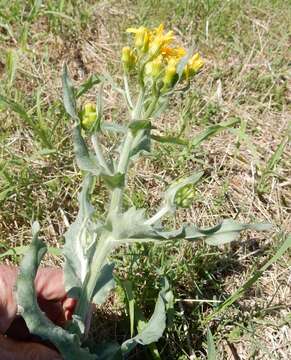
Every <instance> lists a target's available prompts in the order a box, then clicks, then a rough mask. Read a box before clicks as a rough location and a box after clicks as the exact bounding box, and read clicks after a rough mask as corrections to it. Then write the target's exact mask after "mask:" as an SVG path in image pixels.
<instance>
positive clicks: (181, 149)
mask: <svg viewBox="0 0 291 360" xmlns="http://www.w3.org/2000/svg"><path fill="white" fill-rule="evenodd" d="M0 9H1V12H0V52H1V54H3V56H1V58H0V80H1V82H0V130H1V131H0V139H1V140H0V141H1V147H0V154H1V155H0V204H1V211H0V240H1V253H2V252H5V251H6V250H8V249H13V248H14V247H16V246H22V245H25V244H26V243H27V242H28V241H29V240H30V224H31V221H32V220H33V219H39V221H40V223H41V226H42V232H43V236H44V238H45V240H46V241H47V242H48V243H49V244H50V245H51V246H55V247H61V246H62V241H63V240H62V234H63V233H64V231H65V228H66V226H65V220H66V219H67V220H68V221H71V220H72V219H73V218H74V216H75V214H76V211H77V200H76V195H77V192H78V187H79V184H80V181H81V176H80V172H79V170H78V169H77V167H76V164H75V163H74V161H73V154H72V144H71V139H70V126H71V124H70V121H69V119H68V118H67V117H66V115H65V114H64V110H63V106H62V104H61V83H60V77H61V68H62V65H63V63H64V62H67V63H68V66H69V69H70V71H71V74H72V77H73V79H74V81H75V82H76V83H77V84H78V85H80V84H81V83H83V82H84V81H85V80H86V79H87V78H89V76H90V75H93V74H98V73H100V72H102V71H104V70H106V71H107V72H111V73H112V75H114V76H115V77H116V81H117V82H119V81H120V80H121V69H120V65H119V54H120V49H121V47H122V46H123V44H125V43H126V42H127V35H126V34H125V32H124V31H125V29H126V28H127V27H128V26H131V25H140V24H145V25H148V26H156V25H158V24H159V23H160V22H164V23H165V24H166V26H167V28H173V29H174V30H175V31H176V33H177V34H178V38H179V40H180V41H181V42H183V43H184V44H187V45H191V44H193V43H194V44H195V47H197V49H199V51H200V52H201V53H202V55H203V57H204V58H205V59H206V66H205V68H204V70H203V71H202V73H201V74H200V75H199V76H198V77H197V80H195V83H194V84H193V85H192V86H191V88H190V89H189V91H188V92H187V93H186V94H185V95H183V96H181V98H182V100H183V102H181V98H178V99H176V98H174V99H172V101H171V104H170V105H171V107H170V110H169V111H168V112H167V113H166V114H165V115H163V116H162V117H161V118H160V119H159V120H158V121H157V123H156V124H155V125H156V128H157V130H156V135H157V136H163V137H166V138H167V139H168V140H169V139H170V140H172V142H174V143H175V142H177V138H178V139H179V140H181V139H182V140H183V141H182V143H184V144H186V145H184V146H183V145H175V144H173V143H165V144H159V143H154V152H153V155H152V156H151V157H150V158H149V159H146V160H142V161H140V162H138V163H137V165H136V166H135V167H134V168H133V169H132V170H131V173H132V174H133V175H134V177H133V179H132V180H131V181H130V188H129V191H128V205H135V206H137V207H143V206H146V207H147V208H148V211H149V213H152V212H153V211H154V209H155V208H156V207H157V206H158V205H159V203H160V201H161V198H160V196H161V191H162V190H164V189H165V187H166V185H167V184H169V183H170V182H171V181H172V180H173V179H175V178H176V177H180V176H182V175H185V174H187V175H188V174H189V173H191V171H195V170H197V169H204V170H205V172H206V176H205V179H204V181H203V182H202V183H201V184H199V186H198V187H197V190H196V198H195V202H194V204H193V206H192V207H191V208H190V209H189V210H187V211H179V213H178V214H177V216H176V218H175V225H176V226H178V225H179V224H181V223H182V222H184V221H192V222H195V223H196V224H197V225H201V226H202V225H209V224H213V223H215V222H217V221H218V220H219V219H221V218H223V217H235V218H238V219H239V220H240V221H242V222H248V221H270V222H272V223H273V224H274V230H276V231H278V230H279V231H281V233H283V234H285V233H287V232H290V215H288V208H289V209H290V203H291V198H290V191H288V187H290V180H288V176H289V179H290V173H289V174H288V169H290V143H288V136H290V134H289V133H288V131H290V130H288V119H290V76H289V75H288V66H290V64H289V65H288V34H290V31H291V26H290V24H291V16H290V11H288V9H290V5H289V4H288V1H283V0H282V1H280V0H278V1H276V0H252V1H251V0H248V1H244V2H242V1H238V0H232V1H220V0H209V1H202V0H201V1H190V0H182V1H178V2H177V1H172V0H161V1H157V0H144V1H141V0H134V1H128V0H121V1H115V0H112V1H99V2H98V1H89V0H88V1H85V0H75V1H73V0H70V1H62V0H59V1H57V0H49V1H43V2H42V1H26V2H23V1H17V0H12V1H11V0H10V1H4V0H0ZM94 91H95V90H94V88H92V89H90V90H89V91H88V92H86V94H85V95H83V97H82V98H81V99H80V100H79V101H80V103H82V102H83V101H84V99H87V100H94ZM105 93H106V103H105V113H106V118H107V120H108V121H110V120H112V119H114V120H116V119H117V120H118V121H123V120H125V109H124V108H123V107H122V106H120V103H121V98H120V96H119V95H117V94H115V93H114V92H113V90H112V88H111V87H110V86H107V87H106V88H105ZM181 103H182V105H180V104H181ZM180 113H182V116H180ZM234 120H238V121H239V122H238V123H237V124H236V125H234V129H233V130H231V131H230V130H227V129H226V130H223V131H219V132H218V131H217V133H216V134H215V135H214V134H213V135H212V136H209V137H208V138H207V139H206V140H205V141H203V142H201V143H200V142H198V143H197V139H199V137H198V136H199V134H201V133H203V132H204V131H206V130H205V129H207V128H209V127H212V129H218V127H217V125H218V124H220V123H227V122H232V121H234ZM220 130H221V129H220ZM113 141H114V138H111V139H109V141H108V142H106V141H105V139H104V144H105V145H109V146H110V145H111V143H113ZM193 144H195V146H192V145H193ZM289 171H290V170H289ZM107 197H108V194H107V192H106V189H105V188H104V186H103V185H102V184H100V183H99V182H98V183H97V184H96V190H95V193H94V199H95V202H96V205H97V207H98V211H100V214H102V212H103V211H104V204H106V202H107ZM283 237H284V236H283V235H282V236H275V235H274V236H272V237H270V236H269V235H265V234H263V235H262V234H253V233H251V234H245V235H244V236H243V237H242V240H241V241H239V242H237V243H235V244H233V245H231V246H229V247H225V248H222V249H221V248H219V249H217V248H209V247H205V246H204V245H201V244H200V245H199V244H198V243H197V244H193V246H189V245H186V244H184V243H176V244H175V245H171V247H170V246H165V247H161V246H154V247H152V246H151V247H149V246H145V245H142V246H137V247H135V248H132V249H127V248H125V249H123V250H122V251H121V252H120V253H117V254H116V255H115V258H116V261H117V265H118V266H117V268H118V276H119V277H120V278H121V279H124V277H125V274H126V273H128V277H127V280H128V281H131V283H132V286H133V291H134V293H135V294H136V306H137V308H138V309H140V311H142V312H143V313H144V315H145V316H148V315H149V314H150V313H151V311H152V309H153V304H154V302H153V299H154V298H155V296H156V294H157V292H158V289H157V284H158V281H157V274H161V273H165V274H166V275H167V276H168V278H169V280H170V281H171V284H172V286H173V290H174V294H175V298H176V299H177V302H176V305H175V314H174V317H173V320H172V322H171V323H170V325H171V326H170V327H169V329H168V330H167V333H166V334H165V337H164V338H163V340H162V341H161V342H160V343H159V344H158V345H157V348H158V349H159V352H160V356H161V358H162V359H189V357H190V355H192V358H193V359H195V358H197V359H204V358H205V356H206V353H207V327H210V328H211V333H212V335H213V338H214V342H215V347H216V351H217V353H218V355H217V358H218V359H231V355H230V354H231V353H232V354H235V353H236V354H237V356H239V358H240V359H273V358H274V359H284V358H286V359H287V358H288V355H289V357H290V355H291V349H290V338H289V339H288V338H286V336H285V335H284V334H285V333H284V331H285V330H284V329H285V328H284V326H286V324H289V325H290V316H289V318H288V316H287V314H288V312H289V313H290V304H289V305H288V296H290V291H289V293H288V288H287V280H288V275H287V274H288V267H289V266H290V258H289V257H288V256H287V255H286V254H285V255H284V256H283V257H281V258H280V260H279V261H278V262H277V264H273V265H272V267H271V268H269V270H266V271H264V273H263V274H262V275H261V277H260V279H258V281H257V282H256V283H255V284H252V286H251V287H248V288H247V291H245V292H244V293H243V294H242V296H241V297H240V298H239V299H237V300H236V301H235V302H234V303H232V304H231V305H230V306H228V307H227V308H226V309H225V312H224V313H223V314H222V313H219V315H217V316H216V317H211V316H212V315H211V314H215V311H216V310H217V309H219V306H220V304H222V303H223V302H224V301H225V300H227V299H228V298H229V297H230V296H231V295H232V294H234V293H235V291H237V290H238V289H240V287H241V285H242V284H243V283H245V282H246V281H247V280H248V279H250V278H251V276H252V274H253V270H255V269H258V268H260V267H261V266H263V263H264V261H266V260H267V259H269V258H270V257H271V256H272V255H273V254H274V253H275V249H277V247H278V246H279V243H280V242H281V241H282V238H283ZM2 260H3V259H2ZM5 261H12V262H14V263H17V262H18V261H19V256H18V255H12V256H6V257H5ZM49 261H52V262H54V263H55V264H59V263H60V261H59V259H58V258H51V259H50V260H49ZM50 263H51V262H50ZM145 279H147V282H145ZM117 293H118V294H119V295H117V296H115V297H113V300H112V301H111V303H109V304H107V305H106V307H105V309H98V313H97V316H100V318H102V325H103V330H102V331H101V330H100V327H98V321H97V320H96V324H95V325H94V327H95V330H94V329H93V330H94V331H93V332H92V336H95V337H97V335H98V337H100V338H105V337H107V338H108V337H109V336H116V338H117V340H121V339H124V337H125V336H128V335H129V331H130V328H129V320H128V318H127V314H126V313H125V312H123V311H122V310H120V306H119V304H120V302H121V303H122V302H125V303H126V301H125V299H124V297H123V296H122V295H121V290H120V289H119V290H118V292H117ZM288 306H289V307H288ZM210 318H211V321H209V322H208V323H207V325H206V324H205V319H210ZM286 319H287V320H286ZM288 319H289V320H288ZM99 320H100V319H99ZM116 328H117V330H118V331H115V329H116ZM105 329H106V330H105ZM289 336H290V334H289ZM208 338H209V336H208ZM273 338H274V339H276V342H277V343H278V344H279V345H278V346H279V349H276V348H275V345H274V344H273V343H272V341H271V339H273ZM144 351H145V352H144ZM145 353H146V355H145ZM138 356H139V358H142V359H144V358H145V356H147V357H148V358H149V359H152V358H154V357H153V355H152V353H151V351H150V350H144V349H143V350H142V349H140V350H139V352H138V353H137V354H136V358H138ZM232 356H235V355H232Z"/></svg>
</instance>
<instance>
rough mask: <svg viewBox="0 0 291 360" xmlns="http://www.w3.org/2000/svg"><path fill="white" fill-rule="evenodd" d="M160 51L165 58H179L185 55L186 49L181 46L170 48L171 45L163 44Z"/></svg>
mask: <svg viewBox="0 0 291 360" xmlns="http://www.w3.org/2000/svg"><path fill="white" fill-rule="evenodd" d="M161 53H162V55H163V56H164V57H165V58H167V59H170V58H173V57H174V58H178V59H181V58H182V57H183V56H185V55H186V50H185V49H184V48H182V47H176V48H171V47H168V46H165V47H163V48H162V50H161Z"/></svg>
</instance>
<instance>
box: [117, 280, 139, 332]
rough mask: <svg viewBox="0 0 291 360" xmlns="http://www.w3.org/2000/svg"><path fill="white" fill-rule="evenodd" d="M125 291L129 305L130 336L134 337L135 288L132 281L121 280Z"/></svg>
mask: <svg viewBox="0 0 291 360" xmlns="http://www.w3.org/2000/svg"><path fill="white" fill-rule="evenodd" d="M119 282H120V284H121V286H122V288H123V291H124V293H125V296H126V301H127V305H128V314H129V321H130V336H131V337H132V336H133V332H134V323H135V298H134V293H133V286H132V281H131V280H119Z"/></svg>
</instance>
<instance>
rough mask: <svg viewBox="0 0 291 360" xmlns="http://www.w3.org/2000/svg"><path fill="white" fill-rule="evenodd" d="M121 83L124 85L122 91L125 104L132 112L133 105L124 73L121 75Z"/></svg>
mask: <svg viewBox="0 0 291 360" xmlns="http://www.w3.org/2000/svg"><path fill="white" fill-rule="evenodd" d="M123 83H124V90H125V100H126V102H127V105H128V107H129V109H130V110H132V109H133V104H132V101H131V96H130V90H129V86H128V79H127V75H126V73H124V75H123Z"/></svg>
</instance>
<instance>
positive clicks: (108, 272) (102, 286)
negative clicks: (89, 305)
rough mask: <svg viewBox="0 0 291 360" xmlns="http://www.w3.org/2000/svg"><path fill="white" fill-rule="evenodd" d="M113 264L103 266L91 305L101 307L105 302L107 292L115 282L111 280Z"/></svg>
mask: <svg viewBox="0 0 291 360" xmlns="http://www.w3.org/2000/svg"><path fill="white" fill-rule="evenodd" d="M113 269H114V264H105V265H104V266H103V267H102V269H101V272H100V275H99V277H98V280H97V283H96V285H95V289H94V294H93V301H92V302H93V303H94V304H96V305H102V304H103V303H104V301H105V300H106V298H107V296H108V294H109V292H110V291H111V290H112V289H113V288H114V286H115V281H114V278H113Z"/></svg>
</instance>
